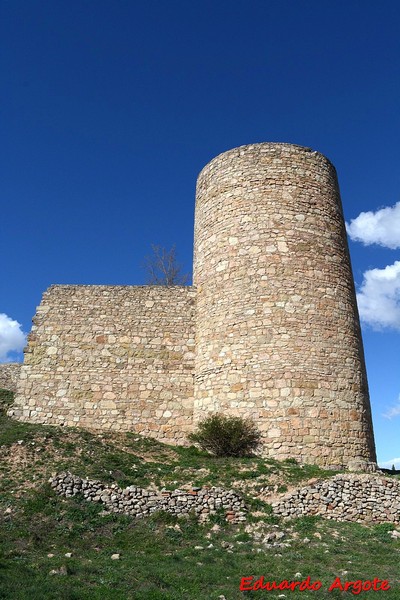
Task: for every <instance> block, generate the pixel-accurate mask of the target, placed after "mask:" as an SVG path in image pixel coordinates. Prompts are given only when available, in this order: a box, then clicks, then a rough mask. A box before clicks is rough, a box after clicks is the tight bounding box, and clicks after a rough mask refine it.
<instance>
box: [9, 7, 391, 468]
mask: <svg viewBox="0 0 400 600" xmlns="http://www.w3.org/2000/svg"><path fill="white" fill-rule="evenodd" d="M399 29H400V3H399V2H398V1H397V0H393V1H391V0H382V1H381V2H379V3H377V2H376V1H375V0H374V1H370V0H363V1H362V2H360V1H358V0H357V1H355V0H346V1H344V0H329V1H328V0H324V1H322V2H321V0H318V1H317V0H302V1H297V0H279V1H278V0H262V1H257V0H246V1H242V0H235V1H234V2H232V1H230V2H227V1H225V0H221V1H216V0H213V1H209V0H202V1H201V2H200V1H197V0H191V1H190V2H183V1H177V0H169V1H168V2H162V1H157V2H156V1H154V0H147V1H146V2H136V1H133V0H130V1H128V0H107V1H106V0H79V1H78V0H58V1H57V2H54V1H53V0H51V1H48V0H41V1H40V2H35V1H33V0H12V2H6V1H5V0H1V2H0V46H1V53H0V61H1V62H0V70H1V71H0V72H1V81H2V92H3V93H2V100H1V112H0V119H1V139H2V144H1V147H0V152H1V156H0V171H1V173H0V176H1V182H2V183H1V190H0V193H1V196H0V198H1V201H0V202H1V213H0V252H1V257H2V261H1V276H0V313H2V314H3V315H5V316H3V317H1V318H0V360H3V361H4V360H10V359H12V358H15V357H17V358H19V357H20V354H18V353H16V354H15V353H13V352H12V350H18V348H20V347H21V344H22V336H21V334H19V333H18V332H19V328H18V326H16V325H15V324H13V322H14V321H17V322H18V323H20V324H21V328H22V330H23V331H24V332H27V331H29V329H30V326H31V318H32V316H33V314H34V312H35V308H36V306H37V305H38V304H39V302H40V298H41V295H42V293H43V291H44V290H45V289H46V288H47V287H48V286H49V285H50V284H52V283H82V284H95V283H97V284H100V283H102V284H142V283H144V272H143V271H142V270H141V268H140V264H141V263H142V261H143V257H144V256H145V255H146V254H147V253H148V252H149V250H150V244H151V243H155V244H161V245H164V246H167V247H170V246H171V245H172V244H174V243H175V244H176V246H177V250H178V255H179V258H180V260H181V262H182V263H183V264H184V268H185V270H187V271H190V270H191V264H192V245H193V211H194V193H195V182H196V177H197V174H198V172H199V171H200V170H201V169H202V167H203V166H204V165H205V164H206V163H207V162H208V161H209V160H210V159H211V158H212V157H214V156H215V155H216V154H219V153H220V152H223V151H224V150H227V149H229V148H232V147H235V146H239V145H241V144H248V143H252V142H261V141H282V142H292V143H296V144H301V145H304V146H310V147H312V148H313V149H315V150H318V151H320V152H322V153H324V154H325V155H326V156H328V157H329V158H330V160H331V161H332V162H333V163H334V164H335V166H336V168H337V171H338V176H339V183H340V187H341V192H342V200H343V207H344V212H345V217H346V220H347V221H348V222H349V223H350V222H351V220H355V221H354V222H353V223H352V224H351V225H350V230H349V231H350V233H351V234H352V236H353V238H354V241H350V252H351V256H352V262H353V270H354V277H355V281H356V284H357V286H358V289H359V291H360V293H361V297H360V300H361V302H362V303H363V309H362V314H363V336H364V345H365V354H366V360H367V370H368V376H369V384H370V391H371V401H372V408H373V417H374V426H375V433H376V443H377V449H378V456H379V459H380V460H381V461H382V462H383V461H388V463H390V466H391V464H392V462H394V459H395V458H398V460H397V461H396V464H398V465H399V467H400V458H399V457H400V441H399V440H400V437H399V435H398V432H399V426H400V398H399V395H400V369H399V346H400V343H399V342H400V273H399V271H400V264H399V263H396V261H399V259H400V257H399V254H400V253H399V247H400V214H399V213H400V205H398V207H397V208H396V204H397V203H398V202H399V201H400V169H399V164H400V144H399V139H400V36H399ZM385 207H386V209H387V210H386V212H379V211H381V209H383V208H385ZM363 212H369V213H371V214H369V215H367V216H364V217H359V215H360V213H363ZM371 231H372V233H371ZM357 239H358V240H359V241H356V240H357ZM389 267H391V268H389ZM388 268H389V269H388ZM375 270H378V271H375ZM360 286H361V287H360ZM384 415H386V416H384Z"/></svg>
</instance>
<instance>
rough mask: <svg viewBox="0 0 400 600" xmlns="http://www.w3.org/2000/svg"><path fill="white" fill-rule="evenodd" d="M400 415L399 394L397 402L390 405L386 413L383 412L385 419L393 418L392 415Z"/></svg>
mask: <svg viewBox="0 0 400 600" xmlns="http://www.w3.org/2000/svg"><path fill="white" fill-rule="evenodd" d="M399 415H400V396H399V398H398V400H397V404H395V405H394V406H392V407H391V408H390V409H389V410H388V411H387V412H386V413H384V414H383V416H384V417H386V418H387V419H393V417H398V416H399Z"/></svg>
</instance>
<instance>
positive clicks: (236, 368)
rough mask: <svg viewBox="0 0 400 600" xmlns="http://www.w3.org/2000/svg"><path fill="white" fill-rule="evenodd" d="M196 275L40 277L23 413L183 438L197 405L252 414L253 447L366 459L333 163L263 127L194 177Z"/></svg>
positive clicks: (203, 412)
mask: <svg viewBox="0 0 400 600" xmlns="http://www.w3.org/2000/svg"><path fill="white" fill-rule="evenodd" d="M194 249H195V254H194V279H193V286H188V287H178V286H176V287H175V286H174V287H157V286H83V285H56V286H51V287H50V288H49V289H48V290H47V291H46V292H45V293H44V295H43V300H42V302H41V304H40V306H39V307H38V309H37V313H36V316H35V317H34V320H33V323H34V325H33V327H32V332H31V334H30V335H29V339H28V345H27V348H26V350H25V359H24V364H23V366H22V368H21V373H20V378H19V382H18V389H17V395H16V398H15V403H14V405H13V407H12V409H11V410H10V414H12V415H13V416H14V417H15V418H17V419H20V420H23V421H32V422H39V423H49V424H58V425H68V426H79V427H85V428H90V429H99V430H120V431H134V432H137V433H140V434H143V435H146V436H152V437H154V438H157V439H158V440H161V441H164V442H168V443H173V444H183V443H185V442H186V439H187V434H188V433H189V432H191V431H193V429H194V427H195V425H196V423H197V422H198V421H199V420H200V419H202V418H204V417H205V416H207V414H209V413H214V412H223V413H224V414H233V415H240V416H243V417H251V418H252V419H253V420H254V421H256V423H257V426H258V428H259V429H260V430H261V432H262V434H263V454H264V455H265V456H268V457H273V458H277V459H285V458H296V459H298V460H300V461H302V462H311V463H317V464H320V465H325V466H336V467H344V468H348V467H349V466H351V465H354V464H356V465H358V466H363V465H364V466H367V465H368V464H369V463H374V462H375V461H376V455H375V445H374V438H373V429H372V420H371V411H370V403H369V396H368V384H367V377H366V371H365V363H364V355H363V347H362V340H361V332H360V324H359V318H358V312H357V305H356V299H355V290H354V284H353V277H352V272H351V265H350V258H349V252H348V246H347V238H346V232H345V227H344V220H343V213H342V207H341V200H340V195H339V188H338V184H337V178H336V171H335V168H334V167H333V166H332V164H331V163H330V162H329V160H328V159H327V158H325V157H324V156H323V155H321V154H320V153H318V152H314V151H312V150H310V149H309V148H303V147H301V146H295V145H291V144H276V143H261V144H251V145H248V146H242V147H239V148H234V149H233V150H229V151H228V152H224V153H223V154H220V155H219V156H217V157H216V158H214V159H213V160H212V161H211V162H210V163H209V164H208V165H206V167H204V169H203V170H202V171H201V173H200V175H199V178H198V183H197V197H196V213H195V242H194Z"/></svg>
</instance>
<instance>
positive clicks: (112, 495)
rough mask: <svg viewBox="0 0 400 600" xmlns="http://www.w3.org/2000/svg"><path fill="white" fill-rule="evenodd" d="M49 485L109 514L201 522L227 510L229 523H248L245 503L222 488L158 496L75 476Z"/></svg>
mask: <svg viewBox="0 0 400 600" xmlns="http://www.w3.org/2000/svg"><path fill="white" fill-rule="evenodd" d="M49 483H50V484H51V487H52V488H53V489H54V490H55V492H56V493H57V494H58V495H60V496H66V497H70V496H76V495H77V494H83V497H84V498H86V500H88V501H91V502H100V503H102V504H104V508H105V509H107V510H108V511H111V512H117V513H123V514H128V515H131V516H133V517H136V518H137V519H140V518H143V517H147V516H149V515H151V514H153V513H155V512H157V511H160V510H162V511H166V512H168V513H171V514H174V515H177V516H179V515H185V514H189V512H191V511H194V513H195V514H196V515H197V517H199V519H200V520H206V519H207V518H208V517H209V516H210V515H213V514H216V512H217V510H219V509H223V510H224V511H225V517H226V520H227V521H231V522H235V523H236V522H239V521H245V520H246V514H245V513H246V506H245V504H244V502H243V500H242V499H241V498H240V497H239V496H238V495H237V494H236V493H235V492H233V491H232V490H223V489H222V488H216V487H212V488H205V487H204V488H192V489H190V490H174V491H172V492H171V491H167V490H163V491H161V492H155V491H153V490H144V489H142V488H140V487H136V486H132V485H131V486H129V487H127V488H125V489H121V488H119V487H118V486H117V485H116V484H112V485H110V486H107V485H105V484H103V483H101V482H100V481H91V480H89V479H81V477H77V476H76V475H72V474H71V473H60V474H58V475H55V476H54V477H52V478H51V479H50V480H49Z"/></svg>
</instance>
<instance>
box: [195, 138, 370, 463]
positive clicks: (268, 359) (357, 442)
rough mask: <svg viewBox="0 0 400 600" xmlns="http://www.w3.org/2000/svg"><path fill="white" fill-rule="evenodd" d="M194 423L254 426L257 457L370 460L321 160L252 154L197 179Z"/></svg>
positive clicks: (340, 247)
mask: <svg viewBox="0 0 400 600" xmlns="http://www.w3.org/2000/svg"><path fill="white" fill-rule="evenodd" d="M194 284H195V285H196V288H197V342H196V376H195V408H194V417H195V419H199V418H201V417H202V416H204V414H205V413H207V412H214V411H217V410H218V411H222V412H224V413H231V414H238V415H243V416H250V417H252V418H254V419H255V420H256V421H257V425H258V426H259V428H260V430H261V431H262V432H263V442H264V453H265V455H267V456H271V457H274V458H278V459H285V458H289V457H296V458H298V459H300V460H302V461H304V462H310V463H319V464H321V465H328V466H337V467H347V466H348V464H349V462H350V461H354V460H364V461H366V462H369V461H372V462H374V461H375V460H376V458H375V447H374V439H373V432H372V421H371V412H370V404H369V396H368V385H367V378H366V372H365V365H364V356H363V348H362V341H361V333H360V324H359V319H358V312H357V306H356V299H355V292H354V285H353V277H352V272H351V266H350V259H349V254H348V248H347V241H346V233H345V228H344V220H343V215H342V208H341V201H340V195H339V189H338V184H337V179H336V172H335V169H334V167H333V166H332V164H331V163H330V162H329V160H328V159H326V158H325V157H324V156H322V155H321V154H319V153H318V152H314V151H312V150H310V149H309V148H303V147H300V146H294V145H290V144H269V143H265V144H253V145H249V146H242V147H240V148H235V149H233V150H230V151H228V152H225V153H223V154H221V155H219V156H217V157H216V158H214V159H213V160H212V161H211V162H210V163H209V164H208V165H207V166H206V167H205V168H204V169H203V170H202V172H201V173H200V175H199V178H198V183H197V199H196V215H195V257H194Z"/></svg>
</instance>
